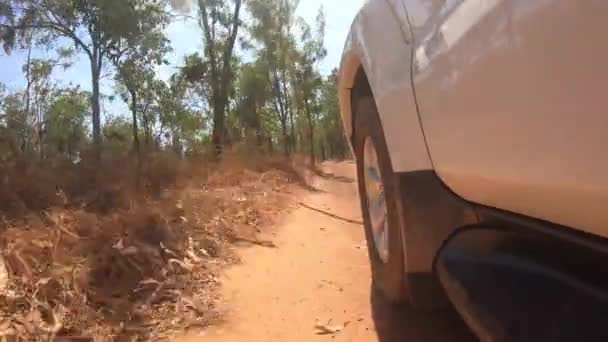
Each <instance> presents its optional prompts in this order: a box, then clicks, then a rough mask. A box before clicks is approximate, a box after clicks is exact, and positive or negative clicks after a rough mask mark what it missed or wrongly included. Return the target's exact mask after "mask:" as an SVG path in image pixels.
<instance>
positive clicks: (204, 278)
mask: <svg viewBox="0 0 608 342" xmlns="http://www.w3.org/2000/svg"><path fill="white" fill-rule="evenodd" d="M137 168H138V166H137V165H135V164H133V163H130V162H129V161H125V160H119V161H107V162H105V163H104V165H103V166H102V167H101V168H99V167H93V166H92V165H88V164H87V163H86V162H83V163H81V164H80V165H73V164H58V165H50V166H49V168H47V169H42V168H40V165H27V164H25V163H21V164H19V163H15V164H13V165H8V166H6V165H5V166H4V168H3V169H1V170H0V171H2V184H1V185H0V186H1V188H0V212H2V213H3V220H2V222H3V223H2V224H3V226H4V227H3V228H2V230H1V231H0V245H1V247H2V255H3V257H4V260H5V262H6V269H7V271H8V283H3V282H2V277H0V335H5V334H7V333H16V334H18V335H21V336H23V337H25V338H26V340H49V339H50V338H53V337H54V336H66V335H69V336H94V337H97V338H98V340H128V341H130V340H133V339H134V340H159V339H164V338H167V337H169V336H171V335H173V333H175V332H179V331H184V330H185V329H187V328H188V327H192V326H206V325H208V324H211V323H213V322H214V321H216V320H217V319H219V317H220V311H221V310H219V308H218V307H217V300H216V299H217V298H216V294H215V288H216V287H217V286H218V280H217V273H218V271H219V270H220V269H221V267H222V266H223V265H225V264H226V263H230V262H233V261H235V258H234V255H233V253H231V251H230V244H231V243H233V242H236V241H239V242H240V241H249V242H253V243H255V242H256V241H257V240H256V237H255V236H256V234H257V233H258V232H259V231H260V230H261V229H262V227H264V226H267V225H268V224H269V223H270V222H271V221H272V219H273V218H274V217H276V214H277V212H279V211H281V210H284V209H285V208H286V205H287V204H286V203H288V202H289V201H286V200H285V197H284V196H285V195H283V193H285V188H286V187H287V186H289V183H303V182H304V178H303V176H302V173H301V172H299V171H297V170H296V167H295V166H294V162H293V161H287V160H285V159H278V158H276V159H265V158H263V157H261V156H258V158H247V159H245V158H242V157H237V156H226V158H225V160H224V162H222V163H219V164H218V163H213V164H211V163H205V162H185V161H182V160H177V159H175V158H172V157H170V156H166V155H158V156H153V157H150V158H148V159H147V160H146V161H144V162H143V163H142V164H141V165H140V166H139V170H141V173H140V176H139V178H138V179H139V180H138V181H136V179H135V177H134V174H135V171H136V170H137ZM18 175H20V176H21V177H19V176H18ZM1 270H2V269H1V268H0V271H1ZM0 275H1V274H0Z"/></svg>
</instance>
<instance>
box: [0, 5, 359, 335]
mask: <svg viewBox="0 0 608 342" xmlns="http://www.w3.org/2000/svg"><path fill="white" fill-rule="evenodd" d="M297 6H298V2H297V0H198V1H192V2H191V1H185V0H180V1H178V0H174V1H168V0H86V1H85V0H0V41H1V43H2V45H3V46H2V47H3V50H4V53H6V54H9V55H10V54H20V55H22V56H25V62H24V63H23V65H22V70H21V77H22V80H21V81H20V82H17V83H16V84H22V85H23V87H17V88H16V87H14V86H8V85H5V84H1V83H0V247H1V253H2V256H3V262H2V263H0V335H7V334H18V335H21V336H25V337H26V340H32V339H41V340H48V339H52V338H53V337H54V336H62V335H65V336H67V335H69V336H96V337H98V338H99V337H103V338H107V339H108V340H116V339H117V338H124V339H125V340H148V339H162V338H168V337H170V336H171V335H172V334H173V333H174V332H179V331H183V330H184V329H187V328H188V327H193V326H205V325H208V324H210V323H212V322H214V321H215V320H217V319H218V317H220V316H219V315H220V311H221V310H218V308H217V306H216V303H217V299H216V298H215V294H214V288H215V286H217V272H218V270H219V269H220V268H221V266H222V265H224V264H225V263H229V262H231V261H234V255H233V254H232V253H230V251H229V248H227V247H226V246H230V245H232V244H234V243H253V244H262V245H264V244H265V243H264V242H261V241H259V240H257V237H256V234H257V233H258V232H259V231H260V230H261V229H262V227H263V226H264V225H267V224H269V223H270V222H272V217H273V216H274V215H276V213H278V212H280V211H281V210H283V209H285V208H287V207H288V205H289V200H287V199H288V197H289V195H287V194H286V193H287V192H289V188H290V185H289V184H290V183H296V184H298V183H299V184H303V183H304V177H303V176H302V170H303V169H304V167H305V166H306V167H314V164H315V163H316V162H318V161H321V160H326V159H333V158H345V157H347V154H348V147H347V145H346V144H345V142H344V139H343V135H342V130H341V126H340V121H339V113H338V103H337V98H336V91H335V88H336V82H337V72H336V71H335V70H334V71H333V72H331V73H330V74H328V75H324V74H322V73H321V71H320V67H319V64H320V62H321V61H322V60H323V58H325V55H326V50H325V47H324V35H325V18H324V14H323V11H322V9H320V10H319V14H318V16H317V18H316V20H315V22H314V23H307V22H305V21H304V20H303V19H302V18H299V17H298V16H297V15H296V8H297ZM177 21H194V22H196V23H197V24H198V25H200V28H201V32H202V36H201V37H200V40H201V41H202V46H203V49H202V50H201V51H199V52H197V53H194V54H192V55H188V56H185V58H184V59H183V60H182V61H181V62H180V63H179V64H177V65H170V66H171V67H172V68H171V69H172V70H174V73H173V74H172V75H170V76H169V77H161V76H160V72H159V70H160V68H161V67H162V66H167V65H169V62H168V59H169V57H168V56H169V55H170V54H171V53H172V42H171V41H170V40H169V39H168V38H167V36H166V31H167V27H168V26H169V25H170V24H171V23H174V22H177ZM193 44H198V42H193ZM40 51H45V54H44V55H45V56H50V57H46V58H40V57H39V56H40V55H41V54H40V53H38V52H40ZM82 60H85V61H86V62H87V66H88V67H89V68H88V69H87V72H88V74H89V75H90V77H89V78H88V79H90V84H86V85H81V84H71V83H66V82H65V81H63V80H62V79H61V76H60V75H61V73H62V72H65V71H68V70H70V69H71V68H74V65H75V63H76V62H77V61H82ZM1 67H2V66H0V68H1ZM58 75H59V76H58ZM12 84H15V82H13V83H12ZM107 84H111V87H108V86H107ZM104 85H106V86H104ZM121 108H122V109H121Z"/></svg>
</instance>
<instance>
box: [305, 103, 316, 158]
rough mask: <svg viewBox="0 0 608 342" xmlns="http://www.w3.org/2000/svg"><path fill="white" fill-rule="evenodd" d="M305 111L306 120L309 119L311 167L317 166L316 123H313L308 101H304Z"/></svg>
mask: <svg viewBox="0 0 608 342" xmlns="http://www.w3.org/2000/svg"><path fill="white" fill-rule="evenodd" d="M304 109H305V110H306V118H307V119H308V140H309V146H310V165H312V166H313V167H314V166H315V133H314V129H315V127H314V123H313V121H312V113H311V112H310V106H309V105H308V100H304Z"/></svg>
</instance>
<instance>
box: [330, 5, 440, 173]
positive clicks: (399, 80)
mask: <svg viewBox="0 0 608 342" xmlns="http://www.w3.org/2000/svg"><path fill="white" fill-rule="evenodd" d="M406 29H407V30H409V28H404V27H402V24H401V22H400V21H399V19H398V18H397V17H396V16H395V13H394V11H393V9H392V8H391V6H390V4H389V3H388V2H387V1H385V0H371V1H367V2H366V3H365V5H364V6H363V8H362V9H361V11H360V12H359V14H358V15H357V17H356V18H355V20H354V22H353V25H352V27H351V31H350V34H349V36H348V39H347V41H346V44H345V47H344V53H343V55H342V62H341V65H340V77H339V83H338V96H339V103H340V109H341V110H340V112H341V116H342V122H343V126H344V132H345V134H346V137H347V139H348V141H349V142H351V147H352V138H353V134H354V128H353V127H354V112H355V108H354V104H355V103H356V100H357V98H358V96H368V95H371V96H372V97H373V98H374V102H375V104H376V107H377V109H378V113H379V116H380V121H381V124H382V127H383V130H384V134H385V138H386V142H387V146H388V150H389V157H390V160H391V165H392V167H393V170H394V171H395V172H410V171H419V170H431V169H433V167H432V163H431V158H430V156H429V154H428V150H427V146H426V141H425V139H424V134H423V131H422V126H421V123H420V119H419V116H418V109H417V106H416V100H415V97H414V89H413V86H412V78H411V67H412V64H411V61H412V53H413V45H412V42H411V40H410V39H407V37H408V36H409V31H407V32H406V31H405V30H406Z"/></svg>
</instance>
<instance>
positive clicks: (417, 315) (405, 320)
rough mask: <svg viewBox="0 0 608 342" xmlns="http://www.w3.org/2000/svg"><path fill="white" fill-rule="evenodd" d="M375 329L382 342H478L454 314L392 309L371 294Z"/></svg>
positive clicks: (380, 298)
mask: <svg viewBox="0 0 608 342" xmlns="http://www.w3.org/2000/svg"><path fill="white" fill-rule="evenodd" d="M371 305H372V316H373V319H374V325H375V327H376V331H377V334H378V340H379V341H380V342H409V341H412V342H475V341H477V339H476V338H475V337H473V335H472V334H471V332H470V331H469V330H468V328H467V327H466V326H465V324H464V322H463V321H462V320H461V319H460V317H458V315H457V314H456V313H455V312H454V311H453V310H445V311H440V312H421V311H420V310H414V309H413V308H411V307H409V306H407V305H400V306H394V305H390V304H389V303H387V302H386V300H384V299H383V297H382V295H381V294H380V293H378V291H376V290H374V288H373V287H372V290H371Z"/></svg>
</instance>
